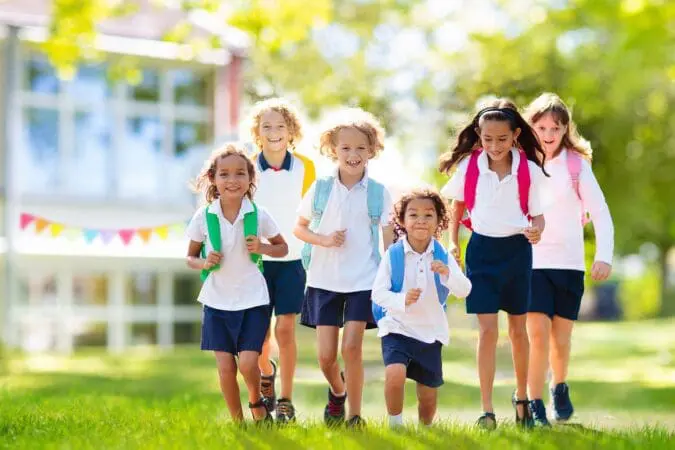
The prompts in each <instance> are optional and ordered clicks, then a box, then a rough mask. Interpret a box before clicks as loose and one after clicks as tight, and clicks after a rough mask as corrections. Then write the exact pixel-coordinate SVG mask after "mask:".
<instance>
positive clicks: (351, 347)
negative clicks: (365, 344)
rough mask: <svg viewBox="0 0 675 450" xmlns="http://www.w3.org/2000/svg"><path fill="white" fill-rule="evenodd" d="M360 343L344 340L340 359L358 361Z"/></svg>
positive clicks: (360, 353) (360, 352)
mask: <svg viewBox="0 0 675 450" xmlns="http://www.w3.org/2000/svg"><path fill="white" fill-rule="evenodd" d="M361 355H362V345H361V343H360V342H353V341H346V342H343V343H342V359H343V360H345V361H358V360H360V359H361Z"/></svg>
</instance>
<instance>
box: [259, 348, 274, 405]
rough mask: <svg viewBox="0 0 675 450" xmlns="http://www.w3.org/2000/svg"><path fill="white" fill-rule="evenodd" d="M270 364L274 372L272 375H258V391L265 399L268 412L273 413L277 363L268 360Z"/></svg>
mask: <svg viewBox="0 0 675 450" xmlns="http://www.w3.org/2000/svg"><path fill="white" fill-rule="evenodd" d="M270 364H272V368H273V370H274V371H273V372H272V375H262V374H261V375H260V391H261V392H262V395H263V397H265V401H266V402H267V406H269V409H270V411H274V410H275V409H276V407H277V394H276V392H275V390H274V382H275V380H276V378H277V363H275V362H274V361H273V360H271V359H270Z"/></svg>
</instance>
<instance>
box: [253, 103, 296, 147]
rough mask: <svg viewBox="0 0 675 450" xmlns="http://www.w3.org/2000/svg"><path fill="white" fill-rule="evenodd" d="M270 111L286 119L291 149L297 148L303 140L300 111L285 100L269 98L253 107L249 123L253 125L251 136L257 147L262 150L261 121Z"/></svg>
mask: <svg viewBox="0 0 675 450" xmlns="http://www.w3.org/2000/svg"><path fill="white" fill-rule="evenodd" d="M268 111H276V112H278V113H279V114H281V115H282V116H283V117H284V122H286V126H287V127H288V134H289V135H290V140H289V143H290V145H291V148H295V144H297V143H298V142H300V140H301V139H302V122H301V121H300V115H299V114H298V111H297V110H296V109H295V108H294V107H293V105H291V104H290V103H289V102H288V101H287V100H286V99H283V98H269V99H267V100H262V101H259V102H258V103H256V104H255V105H253V109H252V111H251V114H250V117H249V121H250V123H251V136H252V137H253V142H255V145H257V146H258V148H259V149H261V150H262V146H261V144H260V119H261V118H262V116H263V114H265V113H266V112H268Z"/></svg>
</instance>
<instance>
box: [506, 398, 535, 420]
mask: <svg viewBox="0 0 675 450" xmlns="http://www.w3.org/2000/svg"><path fill="white" fill-rule="evenodd" d="M511 404H512V405H513V409H514V410H515V412H516V425H519V426H521V427H523V428H532V427H534V420H533V419H532V413H531V412H530V408H529V406H530V401H529V400H528V399H527V398H526V399H525V400H518V399H517V398H516V391H513V396H512V397H511ZM518 406H522V407H523V417H520V416H519V415H518Z"/></svg>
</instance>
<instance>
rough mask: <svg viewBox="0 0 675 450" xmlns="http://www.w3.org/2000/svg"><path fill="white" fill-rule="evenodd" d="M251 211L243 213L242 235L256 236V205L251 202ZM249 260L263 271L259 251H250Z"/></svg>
mask: <svg viewBox="0 0 675 450" xmlns="http://www.w3.org/2000/svg"><path fill="white" fill-rule="evenodd" d="M251 205H253V211H250V212H247V213H246V214H244V237H245V238H246V237H248V236H258V206H257V205H256V204H255V203H254V202H251ZM249 256H250V257H251V261H252V262H253V264H255V265H256V266H257V267H258V270H260V271H261V272H263V262H262V261H263V259H262V255H261V254H260V253H250V255H249Z"/></svg>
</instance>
